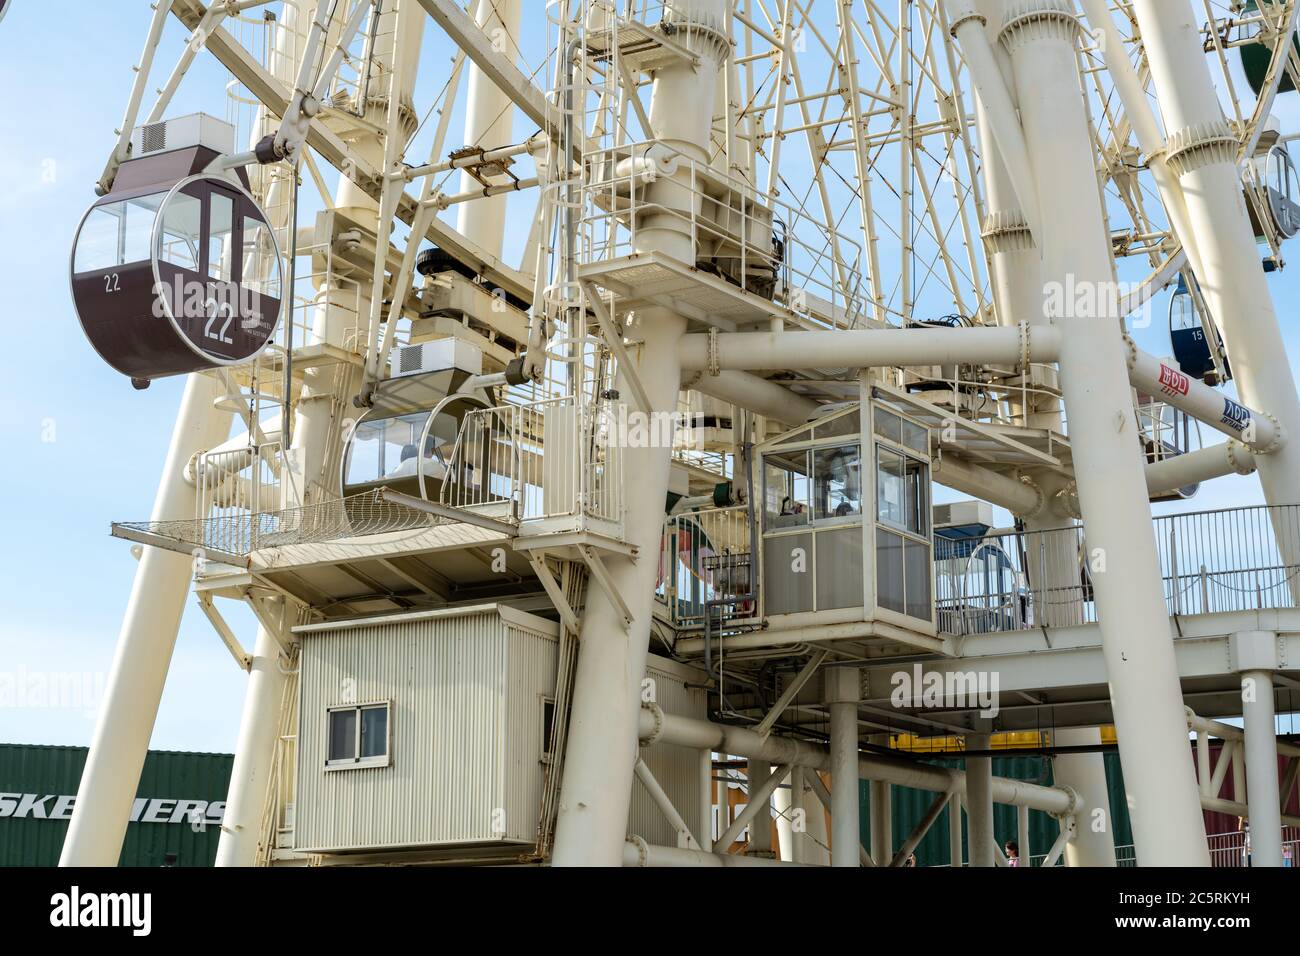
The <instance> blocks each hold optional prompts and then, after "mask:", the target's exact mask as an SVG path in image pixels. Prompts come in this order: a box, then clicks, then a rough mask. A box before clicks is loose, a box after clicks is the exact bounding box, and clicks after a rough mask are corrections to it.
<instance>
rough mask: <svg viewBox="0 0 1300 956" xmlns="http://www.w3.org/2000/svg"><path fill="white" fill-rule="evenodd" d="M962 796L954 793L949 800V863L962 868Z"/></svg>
mask: <svg viewBox="0 0 1300 956" xmlns="http://www.w3.org/2000/svg"><path fill="white" fill-rule="evenodd" d="M962 803H963V801H962V796H961V794H960V793H954V794H953V795H952V799H951V800H949V801H948V865H949V866H951V867H954V868H956V869H960V868H961V866H962V861H963V857H964V854H963V853H962V845H961V808H962Z"/></svg>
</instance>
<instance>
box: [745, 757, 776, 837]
mask: <svg viewBox="0 0 1300 956" xmlns="http://www.w3.org/2000/svg"><path fill="white" fill-rule="evenodd" d="M748 776H749V793H750V799H753V795H754V794H756V793H759V792H760V791H762V790H763V788H764V787H765V786H766V785H767V781H768V778H769V777H771V776H772V765H771V764H770V763H768V762H767V761H766V760H753V759H751V760H750V761H749V766H748ZM767 803H768V806H767V807H766V808H765V809H766V811H767V812H766V813H764V812H763V811H761V810H760V811H759V812H758V814H757V815H756V816H755V817H754V824H753V826H751V827H750V828H749V854H750V855H751V856H771V855H772V809H771V798H768V800H767Z"/></svg>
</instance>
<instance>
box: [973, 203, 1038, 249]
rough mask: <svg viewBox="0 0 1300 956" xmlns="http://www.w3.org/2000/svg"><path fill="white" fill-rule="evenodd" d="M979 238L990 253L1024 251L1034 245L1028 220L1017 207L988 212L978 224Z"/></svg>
mask: <svg viewBox="0 0 1300 956" xmlns="http://www.w3.org/2000/svg"><path fill="white" fill-rule="evenodd" d="M980 238H981V239H983V240H984V243H985V245H987V246H988V248H989V251H990V252H992V253H995V254H996V253H1000V252H1025V251H1027V250H1029V249H1032V248H1033V247H1034V233H1033V231H1032V230H1031V229H1030V228H1029V220H1027V219H1026V218H1025V214H1024V213H1023V212H1022V211H1021V210H1019V209H1002V210H997V211H994V212H990V213H989V214H988V215H987V216H985V217H984V222H983V224H982V225H981V226H980Z"/></svg>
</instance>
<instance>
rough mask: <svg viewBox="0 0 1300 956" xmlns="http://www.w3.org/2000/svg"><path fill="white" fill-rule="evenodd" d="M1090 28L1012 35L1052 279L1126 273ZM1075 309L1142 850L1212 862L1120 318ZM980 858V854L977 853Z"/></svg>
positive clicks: (1085, 480)
mask: <svg viewBox="0 0 1300 956" xmlns="http://www.w3.org/2000/svg"><path fill="white" fill-rule="evenodd" d="M1078 29H1079V24H1078V21H1077V19H1076V18H1075V17H1074V15H1073V11H1072V9H1071V8H1070V7H1068V6H1067V5H1065V4H1063V3H1062V2H1060V0H1035V2H1033V3H1024V4H1017V5H1016V7H1015V8H1014V11H1013V12H1012V14H1011V15H1010V19H1009V21H1008V24H1007V25H1006V27H1005V28H1004V31H1003V34H1002V40H1003V43H1004V45H1005V46H1006V47H1007V50H1008V52H1009V53H1010V55H1011V60H1012V65H1013V68H1014V72H1015V79H1016V92H1017V96H1018V99H1019V105H1020V115H1021V119H1022V122H1023V124H1024V130H1025V138H1026V140H1027V141H1028V142H1030V143H1031V144H1032V147H1033V148H1032V150H1031V156H1032V161H1033V165H1034V170H1035V180H1036V182H1035V185H1036V192H1037V195H1038V205H1039V215H1040V219H1041V224H1042V225H1041V228H1042V235H1041V236H1039V237H1038V239H1039V245H1040V247H1041V248H1042V249H1043V258H1044V270H1043V276H1044V279H1045V280H1047V281H1054V282H1060V283H1065V282H1066V281H1067V280H1068V279H1069V278H1071V277H1073V280H1074V282H1075V283H1076V286H1077V285H1078V284H1079V283H1091V284H1094V285H1095V286H1096V287H1097V288H1098V289H1099V290H1101V289H1105V288H1108V287H1109V284H1110V283H1111V282H1112V281H1113V277H1114V271H1113V268H1114V267H1113V261H1112V258H1111V249H1110V237H1109V234H1108V232H1107V229H1106V220H1105V215H1104V210H1103V208H1102V202H1101V195H1100V191H1099V189H1098V183H1097V174H1096V168H1095V165H1094V147H1093V142H1092V138H1091V132H1090V127H1089V124H1088V116H1087V113H1086V111H1085V107H1084V100H1083V97H1082V92H1081V88H1080V77H1079V73H1078V67H1077V60H1076V47H1075V37H1076V31H1077V30H1078ZM1117 319H1118V317H1117V316H1114V315H1099V316H1095V317H1077V316H1066V317H1062V318H1060V319H1059V320H1058V324H1059V325H1060V326H1061V328H1062V329H1063V331H1064V333H1065V338H1066V345H1065V347H1064V348H1062V350H1061V359H1060V376H1061V390H1062V393H1063V395H1064V398H1065V405H1066V412H1067V415H1068V417H1069V422H1070V440H1071V444H1072V445H1073V448H1074V453H1075V455H1076V457H1077V460H1079V461H1088V462H1100V463H1104V465H1098V466H1097V467H1089V468H1083V469H1079V471H1078V473H1077V476H1076V477H1077V482H1078V491H1079V502H1080V506H1081V510H1082V512H1083V516H1084V530H1085V536H1086V540H1087V547H1088V554H1087V556H1086V557H1087V560H1088V561H1089V569H1090V573H1091V580H1092V584H1093V589H1094V594H1095V597H1096V604H1097V609H1098V617H1099V619H1100V620H1099V625H1100V628H1101V634H1102V644H1103V651H1104V654H1105V658H1106V670H1107V677H1108V679H1109V682H1110V687H1111V699H1112V705H1113V710H1114V715H1115V723H1116V725H1117V729H1118V733H1119V740H1120V757H1121V760H1122V763H1123V768H1124V780H1125V784H1126V786H1127V787H1128V792H1129V800H1130V805H1131V810H1132V813H1133V821H1134V836H1135V841H1136V843H1137V853H1138V858H1139V860H1141V861H1142V862H1143V863H1144V865H1152V866H1159V865H1185V866H1204V865H1207V864H1208V862H1209V853H1208V850H1207V848H1206V845H1205V827H1204V823H1203V820H1202V816H1201V808H1200V802H1199V798H1198V795H1197V790H1196V780H1195V773H1194V771H1193V767H1192V759H1191V753H1190V749H1189V748H1188V746H1187V729H1186V724H1185V718H1184V714H1183V702H1182V693H1181V688H1180V686H1179V682H1178V671H1177V667H1176V664H1175V661H1174V654H1173V645H1172V641H1171V639H1170V637H1169V626H1168V612H1167V610H1166V608H1165V603H1164V599H1163V596H1162V595H1163V590H1162V586H1161V573H1160V565H1159V561H1158V560H1157V556H1156V548H1155V535H1154V531H1153V527H1152V523H1151V513H1150V507H1149V503H1148V499H1147V493H1146V482H1145V478H1144V474H1143V465H1142V460H1141V458H1140V456H1139V455H1138V454H1137V452H1136V449H1137V447H1138V446H1137V436H1136V435H1135V428H1136V425H1135V422H1134V416H1133V408H1132V403H1131V399H1130V389H1129V384H1128V376H1127V370H1126V367H1125V358H1124V352H1123V343H1122V339H1121V331H1120V325H1119V322H1118V320H1117ZM972 858H974V853H972Z"/></svg>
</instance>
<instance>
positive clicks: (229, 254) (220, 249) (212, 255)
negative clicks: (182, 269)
mask: <svg viewBox="0 0 1300 956" xmlns="http://www.w3.org/2000/svg"><path fill="white" fill-rule="evenodd" d="M208 216H209V220H208V278H209V279H216V280H217V281H218V282H232V281H234V271H233V259H234V249H233V248H232V247H231V246H232V243H233V242H234V233H235V201H234V200H233V199H231V198H230V197H229V196H227V195H225V194H224V193H219V192H213V193H210V194H209V195H208Z"/></svg>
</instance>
